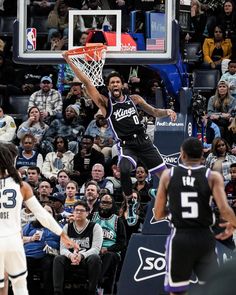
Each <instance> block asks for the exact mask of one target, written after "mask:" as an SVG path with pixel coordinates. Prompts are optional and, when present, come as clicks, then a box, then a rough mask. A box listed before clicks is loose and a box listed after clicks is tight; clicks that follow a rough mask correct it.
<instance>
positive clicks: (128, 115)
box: [107, 95, 144, 139]
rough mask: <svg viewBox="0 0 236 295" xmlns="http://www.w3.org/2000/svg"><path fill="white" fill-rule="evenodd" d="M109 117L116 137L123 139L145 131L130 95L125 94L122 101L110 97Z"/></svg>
mask: <svg viewBox="0 0 236 295" xmlns="http://www.w3.org/2000/svg"><path fill="white" fill-rule="evenodd" d="M107 119H108V121H109V124H110V127H111V128H112V130H113V132H114V135H115V138H116V139H122V137H128V136H130V135H133V134H135V133H137V134H139V133H141V132H143V133H144V127H143V124H142V123H141V122H140V120H139V116H138V111H137V108H136V106H135V104H134V103H133V101H132V99H131V98H130V97H129V96H128V95H125V99H124V100H123V101H122V102H117V101H115V100H114V99H112V98H109V103H108V115H107Z"/></svg>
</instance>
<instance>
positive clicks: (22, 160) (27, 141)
mask: <svg viewBox="0 0 236 295" xmlns="http://www.w3.org/2000/svg"><path fill="white" fill-rule="evenodd" d="M35 142H36V139H35V137H34V136H33V135H32V134H27V133H26V134H25V135H23V137H22V138H21V146H20V147H19V154H18V156H17V157H16V164H15V166H16V169H18V171H19V172H20V174H21V176H22V177H26V174H27V169H28V168H29V167H30V166H37V167H38V168H39V169H40V170H41V169H42V165H43V156H42V155H41V154H40V153H39V152H38V151H37V150H35V149H34V146H35Z"/></svg>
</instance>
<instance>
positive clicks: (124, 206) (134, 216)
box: [119, 191, 145, 244]
mask: <svg viewBox="0 0 236 295" xmlns="http://www.w3.org/2000/svg"><path fill="white" fill-rule="evenodd" d="M119 216H120V217H121V218H122V220H123V223H124V225H125V231H126V238H127V244H128V242H129V240H130V238H131V235H132V234H133V233H138V232H140V231H141V229H142V224H143V222H144V216H145V213H144V209H143V207H142V205H141V199H140V195H139V193H138V192H137V191H133V196H132V199H130V200H127V198H123V202H122V203H121V206H120V210H119Z"/></svg>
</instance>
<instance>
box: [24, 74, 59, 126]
mask: <svg viewBox="0 0 236 295" xmlns="http://www.w3.org/2000/svg"><path fill="white" fill-rule="evenodd" d="M33 106H36V107H38V108H39V110H40V116H41V118H42V119H43V120H44V121H46V122H50V121H51V119H52V118H53V117H55V116H56V115H57V114H58V116H61V112H62V97H61V94H60V92H58V91H57V90H55V89H53V84H52V79H51V77H49V76H44V77H42V78H41V81H40V90H38V91H36V92H34V93H33V94H32V95H31V96H30V98H29V105H28V110H29V109H30V108H31V107H33Z"/></svg>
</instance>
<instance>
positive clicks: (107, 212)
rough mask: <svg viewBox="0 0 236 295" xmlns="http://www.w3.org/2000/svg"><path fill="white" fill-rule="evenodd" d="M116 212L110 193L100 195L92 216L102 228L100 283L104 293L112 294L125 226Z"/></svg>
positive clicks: (124, 241) (122, 247)
mask: <svg viewBox="0 0 236 295" xmlns="http://www.w3.org/2000/svg"><path fill="white" fill-rule="evenodd" d="M116 213H117V210H116V204H115V201H114V199H113V198H112V196H111V195H110V194H105V195H103V196H102V197H101V200H100V204H99V208H98V212H95V213H94V215H93V218H92V221H94V222H96V223H98V224H99V225H100V226H101V227H102V230H103V243H102V249H101V251H100V257H101V260H102V273H101V280H100V285H101V287H102V288H104V293H105V294H113V287H114V279H115V274H116V269H117V266H118V264H119V263H120V261H121V252H122V251H124V249H125V246H126V233H125V227H124V224H123V221H122V219H121V218H120V217H119V216H118V215H117V214H116ZM105 278H106V279H105Z"/></svg>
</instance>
